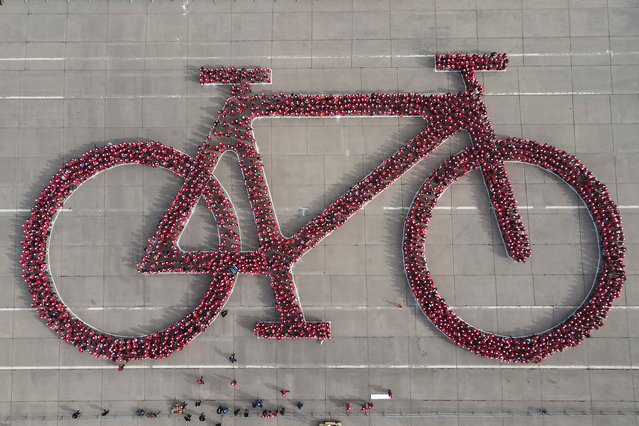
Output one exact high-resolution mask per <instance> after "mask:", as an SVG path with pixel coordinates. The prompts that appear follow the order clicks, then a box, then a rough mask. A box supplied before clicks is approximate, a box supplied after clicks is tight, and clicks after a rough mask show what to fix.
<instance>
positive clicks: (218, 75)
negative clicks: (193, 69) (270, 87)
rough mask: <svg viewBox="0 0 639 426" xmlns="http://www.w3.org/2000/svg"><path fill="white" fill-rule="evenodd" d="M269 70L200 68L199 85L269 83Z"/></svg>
mask: <svg viewBox="0 0 639 426" xmlns="http://www.w3.org/2000/svg"><path fill="white" fill-rule="evenodd" d="M270 74H271V69H270V68H259V67H256V68H236V67H215V68H205V67H202V68H200V84H234V85H235V84H248V83H270V82H271V75H270Z"/></svg>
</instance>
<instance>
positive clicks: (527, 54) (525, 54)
mask: <svg viewBox="0 0 639 426" xmlns="http://www.w3.org/2000/svg"><path fill="white" fill-rule="evenodd" d="M636 55H639V52H616V53H615V52H613V51H612V50H605V51H600V52H538V53H536V52H522V53H508V56H509V57H513V58H514V57H518V58H543V57H562V56H567V57H571V56H579V57H584V56H586V57H587V56H610V57H614V56H636ZM351 57H356V58H373V59H393V58H434V57H435V55H434V54H406V55H398V54H395V55H393V54H391V55H379V54H377V55H362V54H356V55H250V56H233V57H232V59H260V58H263V59H346V58H351ZM187 59H190V60H222V59H224V60H228V59H229V57H228V56H148V57H147V56H137V57H129V58H126V57H124V58H123V57H113V56H73V57H61V56H58V57H27V56H22V57H13V58H0V61H65V60H95V61H103V60H117V61H146V60H158V61H166V60H187Z"/></svg>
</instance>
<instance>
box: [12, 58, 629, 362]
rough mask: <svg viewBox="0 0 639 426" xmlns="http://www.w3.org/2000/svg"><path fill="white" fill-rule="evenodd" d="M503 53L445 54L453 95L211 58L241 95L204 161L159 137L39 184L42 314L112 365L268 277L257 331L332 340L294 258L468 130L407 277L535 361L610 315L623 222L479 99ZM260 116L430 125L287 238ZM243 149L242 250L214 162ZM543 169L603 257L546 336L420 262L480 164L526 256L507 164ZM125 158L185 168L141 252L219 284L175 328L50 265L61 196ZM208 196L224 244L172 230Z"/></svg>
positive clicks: (34, 258)
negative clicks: (95, 297)
mask: <svg viewBox="0 0 639 426" xmlns="http://www.w3.org/2000/svg"><path fill="white" fill-rule="evenodd" d="M506 64H507V59H506V55H505V54H497V53H492V54H486V55H460V54H446V55H437V57H436V66H437V69H439V70H442V71H444V70H449V71H459V72H461V74H462V77H463V79H464V82H465V84H466V90H464V91H462V92H460V93H456V94H438V95H424V94H421V93H371V94H347V95H295V94H291V95H288V94H284V93H273V94H264V93H261V94H257V95H255V94H252V93H251V83H265V82H270V77H269V72H270V70H268V69H263V68H255V69H237V68H202V69H201V72H200V82H201V83H202V84H204V85H206V84H230V85H232V96H231V97H230V98H229V99H228V100H227V101H226V103H225V104H224V107H223V108H222V109H221V110H220V112H219V115H218V119H217V120H216V122H215V123H214V124H213V126H212V127H211V132H210V133H209V135H208V137H207V139H206V141H205V142H204V143H203V144H202V145H201V146H200V147H199V148H198V152H197V155H196V156H195V158H192V157H189V156H188V155H186V154H183V153H181V152H179V151H177V150H175V149H173V148H170V147H167V146H165V145H163V144H161V143H159V142H143V141H139V142H132V143H121V144H109V145H107V146H104V147H101V148H96V149H94V150H92V151H90V152H88V153H86V154H85V155H83V156H82V157H79V158H76V159H74V160H71V161H70V162H68V163H67V164H65V165H63V166H62V167H61V169H60V171H59V172H58V173H56V175H55V176H54V177H53V178H52V179H51V181H50V183H49V185H48V186H47V187H46V188H45V189H44V190H43V191H42V192H41V194H40V196H39V197H38V199H37V200H36V204H35V206H34V207H33V209H32V212H31V217H30V218H29V220H27V222H26V223H25V224H24V232H25V239H24V241H23V252H22V256H21V259H20V262H21V264H22V266H23V277H24V279H25V281H26V283H27V285H28V287H29V291H30V293H31V295H32V297H33V307H35V308H37V310H38V313H39V315H40V317H41V318H42V319H43V320H44V321H45V322H46V323H47V325H48V326H49V327H50V328H51V329H52V330H54V331H55V332H56V333H57V334H59V335H60V337H61V338H62V339H63V340H64V341H66V342H67V343H70V344H73V345H74V346H76V347H77V348H78V349H79V350H80V351H87V352H89V353H91V354H94V355H95V356H99V357H105V358H108V359H111V360H113V361H115V362H128V361H130V360H134V359H144V358H151V359H155V358H162V357H166V356H169V355H171V353H172V352H174V351H176V350H181V349H182V348H183V347H184V345H186V344H187V343H188V342H189V341H191V340H192V339H193V338H195V337H196V336H197V335H198V334H199V333H201V332H203V331H204V330H205V329H206V327H208V326H209V325H210V324H211V322H212V321H213V320H214V319H215V318H216V316H217V315H218V313H219V312H220V310H221V309H222V308H223V306H224V304H225V303H226V301H227V300H228V297H229V296H230V294H231V292H232V290H233V286H234V283H235V280H236V278H237V275H238V274H259V275H266V276H268V277H269V278H270V282H271V288H272V290H273V292H274V294H275V300H276V304H277V309H278V313H279V321H277V322H259V323H257V325H256V326H255V329H254V332H255V333H256V335H257V336H258V337H261V338H275V339H283V338H290V339H298V338H306V339H308V338H311V339H318V340H324V339H330V336H331V325H330V322H312V321H307V320H306V319H305V317H304V314H303V311H302V308H301V301H300V299H299V296H298V294H297V289H296V287H295V282H294V274H293V269H292V268H293V266H294V265H295V263H296V262H297V261H298V260H299V259H300V258H301V257H302V256H303V255H304V254H305V253H307V252H308V251H309V250H311V249H312V248H313V247H315V245H317V244H318V243H319V242H320V241H321V240H322V239H323V238H325V237H326V236H327V235H328V234H330V233H331V232H333V231H335V230H337V229H338V228H339V227H340V226H341V225H343V224H344V223H345V222H346V221H347V220H348V219H349V218H350V217H351V216H352V215H353V214H355V213H356V212H357V211H359V210H360V209H361V208H362V207H363V206H364V205H365V204H366V203H368V202H369V201H370V200H372V199H373V198H374V197H375V196H377V195H378V194H379V193H381V192H382V191H383V190H385V189H386V188H387V187H388V186H389V185H390V184H391V183H392V182H394V181H395V180H397V179H398V178H399V177H401V176H402V175H403V174H404V173H405V172H406V171H408V170H409V169H410V168H411V167H412V166H414V165H415V164H417V163H418V162H419V161H420V160H422V159H423V158H425V157H426V156H428V155H429V154H430V153H431V152H432V151H433V150H434V149H435V148H437V147H438V146H439V145H440V144H442V143H444V142H445V140H446V139H448V138H449V137H450V136H452V135H453V134H454V133H456V132H459V131H462V130H463V131H466V132H468V134H469V135H470V137H471V140H472V142H473V145H472V146H471V147H470V148H467V149H466V150H464V151H462V152H460V153H458V154H456V155H454V156H453V157H451V158H449V159H448V160H447V161H445V162H444V163H443V164H442V165H441V166H440V167H439V168H438V169H436V170H435V171H434V172H433V173H432V174H431V176H430V177H428V179H427V180H426V181H425V183H424V184H423V186H422V188H421V189H420V191H419V192H418V193H417V195H416V197H415V199H414V201H413V204H412V206H411V208H410V210H409V213H408V215H407V218H406V223H405V232H404V242H403V253H404V266H405V271H406V276H407V278H408V282H409V284H410V286H411V289H412V291H413V294H414V296H415V298H416V299H417V301H418V303H419V305H420V307H421V309H422V311H423V312H424V313H425V314H426V316H427V317H428V318H429V319H430V321H431V322H432V323H433V324H434V325H435V326H436V327H437V328H438V329H439V330H441V331H442V332H443V333H444V334H445V335H446V336H448V338H449V339H450V340H451V341H452V342H454V343H455V344H457V345H459V346H460V347H462V348H464V349H467V350H469V351H471V352H474V353H477V354H479V355H481V356H485V357H490V358H495V359H499V360H503V361H510V362H540V361H542V360H543V359H544V358H545V357H546V356H548V355H550V354H552V353H554V352H558V351H562V350H563V349H565V348H566V347H570V346H576V345H577V344H579V342H580V341H581V340H582V339H583V338H584V336H586V335H587V334H588V333H589V332H590V331H591V330H592V329H594V328H598V327H600V326H601V325H602V323H603V319H604V318H605V317H606V315H607V313H608V311H609V309H610V306H611V304H612V302H613V301H614V299H615V298H617V297H618V296H619V293H620V291H621V287H622V284H623V282H624V279H625V275H624V264H623V257H624V251H625V248H624V246H623V232H622V229H621V218H620V215H619V212H618V210H617V207H616V206H615V204H614V203H613V201H612V200H611V198H610V194H609V193H608V191H607V189H606V188H605V186H604V185H602V184H601V183H599V182H598V181H597V180H596V179H595V177H594V176H593V174H592V173H591V172H589V171H588V170H587V169H586V168H585V166H584V165H583V164H582V163H580V162H579V160H577V159H576V158H575V157H573V156H571V155H569V154H568V153H566V152H563V151H560V150H558V149H556V148H554V147H551V146H549V145H542V144H539V143H537V142H532V141H525V140H521V139H507V140H502V141H500V140H497V137H496V136H495V134H494V132H493V129H492V126H491V124H490V120H489V119H488V117H487V114H486V109H485V105H484V103H483V101H482V100H481V96H482V94H483V88H482V87H481V85H480V84H479V82H478V81H477V79H476V77H475V71H477V70H503V69H505V67H506ZM265 116H291V117H338V116H418V117H424V118H427V119H428V122H429V125H428V127H427V128H426V129H425V130H424V131H422V132H420V133H419V134H418V135H417V136H415V137H414V138H412V139H410V140H408V141H407V142H406V144H405V145H404V146H403V147H401V148H400V149H399V150H398V151H397V152H395V153H394V154H393V155H392V156H391V157H389V158H388V159H386V160H384V161H383V162H382V163H381V164H380V165H379V166H378V167H376V168H375V169H374V170H372V171H371V172H370V173H369V174H368V175H367V176H366V177H365V178H363V179H362V180H360V181H359V182H357V183H356V184H355V185H353V186H352V187H351V188H350V189H349V190H348V191H347V192H346V193H344V194H343V195H342V196H340V197H339V198H338V199H337V200H335V201H334V202H333V203H332V204H331V205H329V206H328V207H327V208H326V209H325V210H324V211H323V212H321V213H320V214H319V215H317V216H316V217H315V218H313V219H312V220H311V221H310V222H309V223H308V224H306V225H305V226H304V227H303V228H302V229H300V230H299V231H298V232H297V233H295V234H294V235H293V236H291V237H288V238H286V237H284V236H283V235H282V233H281V232H280V229H279V224H278V222H277V219H276V215H275V211H274V208H273V203H272V201H271V195H270V192H269V188H268V185H267V184H266V177H265V173H264V168H263V164H262V160H261V157H260V155H259V151H258V149H257V144H256V141H255V138H254V135H253V133H252V128H251V123H252V120H254V119H255V118H258V117H265ZM227 151H233V152H235V153H236V154H237V155H238V165H239V167H240V168H241V170H242V173H243V176H244V185H245V188H246V190H247V194H248V198H249V202H250V205H251V209H252V212H253V216H254V219H255V224H256V228H257V235H258V240H259V247H258V249H256V250H254V251H240V244H239V243H240V240H239V227H238V221H237V217H236V215H235V212H234V210H233V206H232V205H231V202H230V200H229V199H228V197H227V196H226V194H225V192H224V190H223V189H222V187H221V186H220V184H219V182H218V181H217V180H216V178H215V177H214V176H213V172H212V170H214V169H215V166H216V164H217V162H218V160H219V158H220V157H221V155H222V154H223V153H224V152H227ZM508 161H516V162H521V163H526V164H532V165H535V166H537V167H541V168H542V169H545V170H547V171H549V172H551V173H553V174H555V175H557V176H558V177H560V178H561V179H562V180H563V181H564V182H565V183H567V184H568V185H569V186H570V187H571V188H572V189H573V190H574V191H575V192H576V193H577V194H578V195H579V196H580V197H581V199H582V201H583V202H584V203H585V205H586V207H587V209H588V211H589V212H590V215H591V217H592V219H593V220H594V222H595V225H596V229H597V233H598V240H599V248H600V263H599V269H598V271H597V277H596V279H595V283H594V285H593V288H592V290H591V291H590V293H589V294H588V296H587V297H586V299H585V301H584V302H583V303H582V304H581V306H579V307H578V308H577V309H576V310H575V311H574V312H573V313H572V314H571V315H570V316H569V317H568V318H567V319H566V320H564V321H563V322H562V323H560V324H557V325H555V326H554V327H553V328H551V329H549V330H546V331H544V332H541V333H536V334H531V335H528V336H521V337H509V336H501V335H498V334H496V333H490V332H486V331H483V330H480V329H478V328H476V327H473V326H472V325H470V324H468V323H467V322H465V321H464V320H462V319H461V318H459V317H458V316H457V315H456V314H455V312H454V311H453V310H452V309H451V308H450V307H449V306H447V305H446V303H445V302H444V300H443V298H442V297H441V296H440V295H439V293H438V292H437V288H436V287H435V283H434V282H433V279H432V277H431V275H430V272H429V270H428V267H427V262H426V259H425V240H426V237H427V234H428V232H427V230H428V224H429V220H430V218H431V213H432V209H433V207H434V206H435V204H436V203H437V200H438V198H439V197H440V196H441V195H442V193H443V192H444V191H445V190H446V188H448V187H449V186H450V185H451V184H452V183H453V182H454V181H456V180H457V179H459V178H460V177H462V176H464V175H466V174H467V173H469V172H470V171H472V170H479V171H480V173H481V174H482V177H483V179H484V182H485V184H486V188H487V189H488V195H489V197H490V200H491V203H492V207H493V210H494V212H495V216H496V219H497V222H498V225H499V229H500V231H501V235H502V238H503V241H504V244H505V248H506V253H507V255H508V256H509V257H510V258H512V259H513V260H515V261H519V262H524V261H526V259H528V258H529V256H530V254H531V249H530V242H529V239H528V236H527V234H526V230H525V228H524V225H523V223H522V221H521V217H520V216H519V211H518V207H517V202H516V200H515V197H514V194H513V191H512V187H511V185H510V182H509V180H508V176H507V173H506V169H505V167H504V163H505V162H508ZM124 164H140V165H144V166H150V167H162V168H165V169H167V170H170V171H171V172H173V173H175V174H177V175H178V176H180V177H182V178H184V184H183V186H182V188H181V189H180V191H179V192H178V193H177V194H176V195H175V197H174V199H173V202H172V203H171V205H170V206H169V208H168V210H167V212H166V213H165V214H164V216H163V218H162V220H161V221H160V223H159V225H158V228H157V230H156V232H155V234H154V235H153V236H151V238H149V240H148V241H149V243H148V246H147V248H146V251H145V254H144V256H143V257H142V259H141V260H140V262H139V263H138V271H139V272H140V273H144V274H156V273H194V274H209V275H211V276H212V279H211V284H210V286H209V288H208V289H207V291H205V293H204V294H203V295H202V297H201V299H200V301H199V303H198V305H197V306H196V307H195V308H194V309H193V310H192V311H191V312H189V313H187V314H186V315H185V316H184V317H183V318H182V319H180V320H179V321H178V322H176V323H175V324H173V325H171V326H170V327H168V328H166V329H164V330H161V331H158V332H155V333H151V334H147V335H142V336H137V337H125V336H117V335H113V334H110V333H107V332H104V331H102V330H99V329H97V328H95V327H92V326H91V325H89V324H87V323H86V322H84V321H83V320H81V319H80V318H78V317H77V316H76V315H75V314H74V313H73V312H72V311H71V310H70V309H69V307H68V306H67V305H66V304H65V303H64V302H63V300H62V299H61V298H60V296H59V294H58V291H57V289H56V287H55V283H54V280H53V277H52V276H51V271H50V267H49V259H48V249H49V239H50V235H51V229H52V227H53V225H54V223H55V219H56V217H57V215H58V214H59V212H60V209H61V207H62V206H63V204H64V202H65V200H66V199H67V198H68V197H69V196H70V195H71V194H72V193H73V191H75V190H76V189H78V188H79V187H80V186H81V184H82V183H83V182H85V181H87V180H88V179H90V178H92V177H94V176H95V175H97V174H98V173H100V172H102V171H104V170H108V169H111V168H113V167H116V166H119V165H124ZM199 199H203V200H204V201H205V203H206V205H207V207H208V209H209V210H210V211H211V212H212V213H213V215H214V216H215V221H216V224H217V227H218V231H219V237H220V244H219V248H218V249H217V250H215V251H209V252H206V251H184V250H181V249H180V248H179V245H178V244H177V241H178V239H179V236H180V234H181V232H182V231H183V229H184V227H185V225H186V223H187V221H188V219H189V217H190V215H191V213H192V211H193V209H194V208H195V205H196V203H197V201H198V200H199Z"/></svg>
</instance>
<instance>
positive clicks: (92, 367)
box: [0, 361, 639, 371]
mask: <svg viewBox="0 0 639 426" xmlns="http://www.w3.org/2000/svg"><path fill="white" fill-rule="evenodd" d="M147 362H153V361H147ZM238 368H250V369H271V370H274V369H280V368H304V369H308V368H318V369H324V368H328V369H369V368H370V369H380V368H387V369H409V370H421V369H427V370H457V369H470V370H500V369H507V370H514V369H520V370H537V369H539V370H639V365H605V364H603V365H586V364H581V365H577V364H576V365H549V364H533V365H528V364H523V365H522V364H496V365H481V364H460V365H455V364H430V365H429V364H394V365H390V364H341V365H331V364H278V365H273V364H264V365H259V364H255V365H240V366H238V365H234V364H193V365H189V364H175V365H171V364H128V365H127V366H126V367H125V370H195V369H200V370H211V369H224V370H232V369H238ZM115 369H116V366H115V365H15V366H4V365H3V366H0V371H16V370H53V371H55V370H115Z"/></svg>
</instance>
